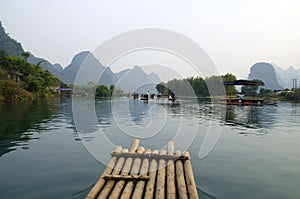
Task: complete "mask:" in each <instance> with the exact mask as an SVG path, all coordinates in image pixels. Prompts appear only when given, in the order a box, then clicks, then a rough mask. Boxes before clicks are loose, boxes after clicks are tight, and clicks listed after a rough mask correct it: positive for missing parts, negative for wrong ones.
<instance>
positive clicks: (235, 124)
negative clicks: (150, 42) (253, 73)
mask: <svg viewBox="0 0 300 199" xmlns="http://www.w3.org/2000/svg"><path fill="white" fill-rule="evenodd" d="M299 130H300V104H293V103H287V102H278V103H277V105H272V106H267V105H266V106H261V107H246V106H245V107H244V106H225V105H223V104H219V103H211V102H208V101H197V100H192V99H181V100H179V102H178V104H173V105H172V104H168V103H166V102H165V101H164V100H153V101H150V102H149V103H144V102H142V101H133V100H129V99H128V98H113V99H109V100H96V101H94V100H90V99H73V100H71V99H60V100H58V99H53V100H47V101H40V102H32V103H21V104H12V105H9V104H4V103H2V104H0V198H24V199H27V198H84V196H85V195H86V194H87V193H88V191H89V189H90V188H91V187H92V186H93V184H94V183H95V182H96V180H97V179H98V177H99V175H100V174H101V173H102V171H103V170H104V168H105V162H106V161H107V160H108V159H109V155H108V154H109V151H110V150H113V147H114V146H115V145H121V146H124V147H129V146H130V143H131V140H132V138H133V137H138V138H140V140H141V144H142V145H143V146H145V147H147V148H151V149H160V148H164V147H166V143H167V141H168V140H171V139H172V140H174V141H175V148H176V149H180V150H189V151H190V153H191V159H192V165H193V169H194V174H195V180H196V183H197V188H198V193H199V196H200V197H201V198H270V199H271V198H272V199H273V198H281V199H282V198H295V199H296V198H297V199H298V198H300V191H299V182H300V157H299V151H300V145H299V140H300V131H299ZM205 139H206V140H205ZM214 144H215V145H214ZM201 147H202V148H201ZM200 149H201V150H200Z"/></svg>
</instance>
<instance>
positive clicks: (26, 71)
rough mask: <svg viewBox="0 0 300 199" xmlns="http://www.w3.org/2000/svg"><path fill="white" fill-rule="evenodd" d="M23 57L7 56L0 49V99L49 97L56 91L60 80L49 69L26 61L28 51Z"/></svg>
mask: <svg viewBox="0 0 300 199" xmlns="http://www.w3.org/2000/svg"><path fill="white" fill-rule="evenodd" d="M22 56H23V58H20V57H16V56H7V55H6V53H5V52H4V51H0V100H1V99H2V100H5V101H13V100H21V101H23V100H31V99H36V98H43V97H49V96H51V95H53V94H55V93H56V89H57V87H59V85H60V80H59V79H58V78H57V77H56V76H54V75H52V74H51V73H50V72H49V71H45V70H42V69H41V67H40V66H39V64H40V63H38V64H37V65H34V64H30V63H28V62H27V58H28V57H29V53H26V52H25V53H23V54H22Z"/></svg>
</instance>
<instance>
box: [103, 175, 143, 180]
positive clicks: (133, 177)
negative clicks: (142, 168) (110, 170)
mask: <svg viewBox="0 0 300 199" xmlns="http://www.w3.org/2000/svg"><path fill="white" fill-rule="evenodd" d="M103 178H104V179H105V180H126V181H130V180H141V181H146V180H149V177H148V176H145V175H127V176H124V175H106V176H104V177H103Z"/></svg>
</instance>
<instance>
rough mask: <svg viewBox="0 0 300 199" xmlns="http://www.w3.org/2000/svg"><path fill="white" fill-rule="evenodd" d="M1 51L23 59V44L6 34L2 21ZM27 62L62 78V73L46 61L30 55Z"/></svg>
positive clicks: (0, 31)
mask: <svg viewBox="0 0 300 199" xmlns="http://www.w3.org/2000/svg"><path fill="white" fill-rule="evenodd" d="M0 51H5V52H6V54H7V55H8V56H17V57H22V53H24V52H25V51H24V49H23V47H22V45H21V43H19V42H17V41H16V40H14V39H13V38H11V37H10V36H9V34H8V33H6V32H5V29H4V27H3V26H2V23H1V21H0ZM27 61H28V62H29V63H31V64H38V65H39V66H40V67H41V68H42V69H44V70H48V71H49V72H51V73H52V74H54V75H56V76H57V77H60V72H59V71H57V70H56V69H55V68H54V67H53V66H52V64H51V63H50V62H48V61H47V60H45V59H42V58H38V57H35V56H34V55H32V54H31V53H30V57H29V58H28V59H27Z"/></svg>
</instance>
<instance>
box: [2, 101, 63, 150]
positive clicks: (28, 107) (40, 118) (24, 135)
mask: <svg viewBox="0 0 300 199" xmlns="http://www.w3.org/2000/svg"><path fill="white" fill-rule="evenodd" d="M58 109H59V107H58V102H57V101H53V100H51V101H39V102H27V103H25V102H23V103H16V104H7V103H0V124H1V125H0V156H2V155H4V154H5V153H8V152H10V151H13V150H15V148H14V147H15V146H21V148H22V149H28V141H29V140H33V139H39V138H40V132H41V131H47V130H49V131H50V130H52V129H54V128H58V127H56V126H55V125H52V126H49V125H48V123H47V122H48V121H49V120H51V119H52V118H53V115H56V114H57V112H58Z"/></svg>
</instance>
